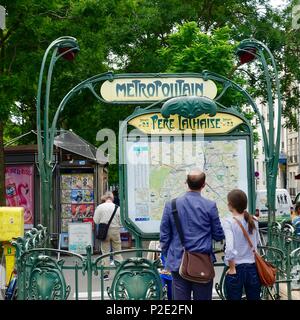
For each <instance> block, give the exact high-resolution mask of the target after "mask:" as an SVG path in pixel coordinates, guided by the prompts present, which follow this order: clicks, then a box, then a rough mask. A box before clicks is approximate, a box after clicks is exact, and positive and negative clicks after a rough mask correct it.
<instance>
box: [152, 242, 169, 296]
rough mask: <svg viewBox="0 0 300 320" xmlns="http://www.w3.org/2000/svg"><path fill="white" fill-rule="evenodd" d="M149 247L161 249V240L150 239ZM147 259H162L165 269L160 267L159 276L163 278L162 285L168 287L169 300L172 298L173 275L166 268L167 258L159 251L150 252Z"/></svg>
mask: <svg viewBox="0 0 300 320" xmlns="http://www.w3.org/2000/svg"><path fill="white" fill-rule="evenodd" d="M148 249H150V250H160V243H159V241H150V243H149V247H148ZM147 259H148V260H152V261H155V260H157V259H160V261H161V264H162V266H163V269H159V276H160V279H161V283H162V287H163V288H166V291H167V298H168V300H172V275H171V272H170V271H169V270H167V269H166V259H165V257H164V256H163V255H162V254H160V253H157V252H148V254H147Z"/></svg>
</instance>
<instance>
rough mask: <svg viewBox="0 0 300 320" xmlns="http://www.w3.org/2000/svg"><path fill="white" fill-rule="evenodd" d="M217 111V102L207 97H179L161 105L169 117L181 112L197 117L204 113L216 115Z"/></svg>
mask: <svg viewBox="0 0 300 320" xmlns="http://www.w3.org/2000/svg"><path fill="white" fill-rule="evenodd" d="M216 113H217V105H216V103H215V102H214V101H213V100H211V99H208V98H205V97H195V96H187V97H178V98H172V99H170V100H168V101H167V102H165V103H164V104H163V105H162V107H161V114H162V115H163V117H165V118H169V117H170V115H171V114H179V115H181V116H183V117H185V118H196V117H198V116H201V115H202V114H208V115H209V116H211V117H212V116H214V115H216Z"/></svg>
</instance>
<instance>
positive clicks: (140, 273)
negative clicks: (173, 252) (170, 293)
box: [13, 225, 300, 300]
mask: <svg viewBox="0 0 300 320" xmlns="http://www.w3.org/2000/svg"><path fill="white" fill-rule="evenodd" d="M279 227H281V228H279ZM276 228H277V229H278V230H277V232H279V235H277V238H278V241H279V236H280V237H281V239H280V241H281V242H282V244H280V243H279V242H278V243H277V244H278V247H281V248H278V247H270V246H259V253H260V254H261V255H262V256H263V257H264V258H265V259H266V260H267V261H269V262H271V263H272V264H273V265H275V266H276V268H277V279H276V284H275V285H274V286H272V287H270V288H262V293H261V297H262V299H267V300H276V299H281V298H282V292H281V291H282V290H283V289H285V291H286V292H287V298H288V299H289V300H291V299H292V289H293V288H292V282H293V283H300V272H299V270H298V269H299V268H298V266H299V262H300V249H299V248H297V249H295V250H293V251H291V247H292V245H291V244H292V242H293V241H296V240H299V238H296V235H294V234H293V233H290V232H288V231H287V230H292V229H290V227H285V225H280V226H279V225H276V226H274V229H273V231H272V232H275V229H276ZM47 236H48V235H47V233H46V229H45V228H44V227H42V226H41V225H39V226H38V227H37V228H34V229H33V230H32V231H30V232H27V234H26V235H25V236H24V237H23V238H18V239H17V240H16V241H14V242H13V245H14V246H15V248H16V267H17V272H18V279H17V299H18V300H67V299H75V300H78V299H79V292H80V291H82V287H81V285H82V284H83V286H84V288H85V289H84V290H87V299H88V300H92V299H93V296H92V292H93V291H95V290H96V291H98V290H99V288H100V293H101V296H100V299H101V300H104V299H113V300H162V299H166V291H165V289H164V288H162V283H161V279H160V275H159V272H160V270H161V269H162V268H163V266H162V264H161V261H160V259H157V260H153V261H152V260H148V259H146V258H145V257H143V255H145V254H147V253H148V252H152V253H157V254H159V253H160V250H152V249H128V250H122V251H118V252H113V253H112V255H113V256H114V257H115V258H117V257H119V255H120V254H124V253H126V254H130V255H132V257H130V258H128V259H125V260H122V261H120V260H116V259H114V262H115V263H114V266H104V264H103V261H104V259H105V258H107V257H108V256H109V255H110V254H105V255H102V256H98V257H96V258H93V256H92V255H91V247H90V246H88V247H87V248H86V254H85V255H79V254H75V253H72V252H69V251H65V250H58V249H49V248H46V247H44V246H45V245H46V238H47ZM33 239H35V241H33ZM274 239H276V236H275V235H274ZM137 253H140V254H141V257H137V256H136V255H137ZM60 255H63V256H64V257H63V258H60ZM65 256H70V257H71V258H72V262H71V263H70V261H69V262H67V261H66V258H65ZM214 266H215V268H222V269H223V272H222V274H221V277H220V279H219V280H218V282H217V283H216V284H215V288H216V292H217V294H218V296H219V298H220V299H223V300H225V299H226V292H225V288H224V280H225V274H226V270H227V266H225V264H224V263H223V262H222V260H221V261H218V262H216V263H215V265H214ZM66 270H68V272H72V273H73V275H74V281H71V283H67V279H66V276H65V271H66ZM107 270H110V271H111V272H113V273H114V277H113V279H112V283H111V285H110V286H108V287H106V288H105V287H104V283H105V282H104V278H103V275H104V272H105V271H107ZM80 274H81V277H82V279H81V282H79V275H80ZM93 276H94V278H93ZM95 276H96V278H95ZM69 278H70V274H69V276H68V281H70V279H69ZM71 290H73V292H74V296H73V297H71V296H70V293H71ZM105 292H107V295H105Z"/></svg>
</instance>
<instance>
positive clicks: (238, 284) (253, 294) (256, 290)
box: [225, 263, 261, 300]
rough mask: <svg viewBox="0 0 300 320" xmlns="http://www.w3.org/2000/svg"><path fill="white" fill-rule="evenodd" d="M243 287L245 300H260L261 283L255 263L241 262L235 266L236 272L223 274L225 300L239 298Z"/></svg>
mask: <svg viewBox="0 0 300 320" xmlns="http://www.w3.org/2000/svg"><path fill="white" fill-rule="evenodd" d="M243 289H244V290H245V293H246V298H247V300H260V289H261V284H260V280H259V277H258V274H257V270H256V265H255V263H242V264H239V265H237V266H236V274H227V275H226V276H225V292H226V299H227V300H241V298H242V294H243Z"/></svg>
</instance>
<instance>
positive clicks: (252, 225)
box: [244, 210, 256, 234]
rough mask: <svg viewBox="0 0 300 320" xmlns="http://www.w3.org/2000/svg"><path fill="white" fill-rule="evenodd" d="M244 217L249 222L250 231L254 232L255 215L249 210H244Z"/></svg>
mask: <svg viewBox="0 0 300 320" xmlns="http://www.w3.org/2000/svg"><path fill="white" fill-rule="evenodd" d="M244 218H245V220H246V222H247V223H248V230H249V233H250V234H252V233H253V230H254V229H256V227H255V223H254V220H253V217H252V215H251V214H249V212H248V211H246V210H244Z"/></svg>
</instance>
